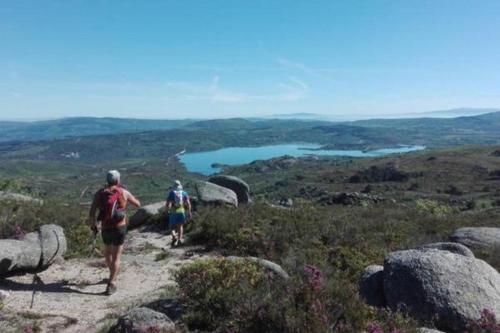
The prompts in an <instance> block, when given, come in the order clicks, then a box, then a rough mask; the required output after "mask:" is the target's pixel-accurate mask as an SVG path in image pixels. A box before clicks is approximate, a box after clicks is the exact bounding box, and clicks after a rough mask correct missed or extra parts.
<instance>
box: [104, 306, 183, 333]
mask: <svg viewBox="0 0 500 333" xmlns="http://www.w3.org/2000/svg"><path fill="white" fill-rule="evenodd" d="M142 332H162V333H168V332H172V333H174V332H175V324H174V322H173V321H172V320H171V319H170V318H168V317H167V316H166V315H165V314H163V313H160V312H156V311H154V310H152V309H149V308H146V307H140V308H135V309H132V310H130V311H129V312H128V313H127V314H126V315H125V316H123V317H121V318H120V319H118V322H117V323H116V324H115V325H114V326H113V327H111V329H110V330H109V333H142Z"/></svg>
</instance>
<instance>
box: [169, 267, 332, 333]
mask: <svg viewBox="0 0 500 333" xmlns="http://www.w3.org/2000/svg"><path fill="white" fill-rule="evenodd" d="M175 278H176V281H177V282H178V285H179V289H180V297H181V301H182V302H183V304H184V307H185V315H184V318H183V319H184V320H185V321H186V322H187V324H188V326H189V328H190V329H203V330H217V331H220V332H318V333H319V332H321V333H323V332H328V331H329V330H330V329H329V325H330V323H331V318H330V316H329V313H330V311H329V310H330V304H329V302H328V295H327V293H326V289H325V288H324V280H323V276H322V273H321V271H320V270H319V269H317V268H316V267H314V266H306V267H305V268H304V269H303V274H301V275H300V276H297V277H296V278H294V279H291V280H288V281H283V280H275V278H274V277H272V276H271V275H269V274H267V273H266V272H265V271H264V270H263V269H262V268H261V267H260V266H258V265H257V264H255V263H253V262H251V261H248V260H244V259H241V260H226V259H210V260H202V261H197V262H195V263H193V264H190V265H188V266H184V267H183V268H181V269H180V270H179V271H178V272H177V273H176V275H175Z"/></svg>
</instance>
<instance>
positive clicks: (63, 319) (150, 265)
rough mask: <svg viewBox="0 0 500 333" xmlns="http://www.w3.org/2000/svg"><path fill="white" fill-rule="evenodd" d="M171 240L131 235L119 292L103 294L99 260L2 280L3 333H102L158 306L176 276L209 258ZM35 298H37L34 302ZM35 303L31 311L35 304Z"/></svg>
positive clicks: (72, 262)
mask: <svg viewBox="0 0 500 333" xmlns="http://www.w3.org/2000/svg"><path fill="white" fill-rule="evenodd" d="M170 240H171V238H170V236H165V235H162V234H161V233H157V232H145V231H143V232H139V231H132V232H130V233H129V235H128V241H127V244H126V252H125V254H124V256H123V258H122V262H123V263H122V271H121V273H120V275H119V278H118V283H117V285H118V291H117V293H116V294H114V295H112V296H105V295H104V294H103V292H104V290H105V288H106V278H107V277H108V271H107V269H106V268H105V264H104V260H103V259H101V258H89V259H74V260H67V261H64V262H61V263H57V264H54V265H52V266H51V267H50V268H49V269H47V270H46V271H44V272H42V273H40V274H39V277H40V281H38V283H33V281H34V280H33V275H25V276H18V277H12V278H9V279H6V280H4V281H0V290H4V291H7V292H8V293H9V296H8V297H7V298H6V299H5V301H4V309H3V310H2V313H1V314H0V332H9V331H13V332H18V331H19V329H21V330H24V331H26V332H30V329H35V331H36V328H40V329H41V331H42V332H67V333H70V332H99V331H102V330H105V328H106V327H108V326H109V325H110V323H112V322H114V320H115V318H116V317H117V316H119V315H121V314H123V313H124V312H125V311H126V310H127V309H129V308H131V307H133V306H137V305H140V304H144V303H148V302H152V301H155V300H157V299H159V298H161V297H162V295H165V293H166V290H167V289H168V288H167V287H168V286H172V285H174V284H175V283H174V281H173V279H172V272H173V271H175V269H178V268H179V267H180V266H181V265H183V264H185V263H188V262H191V261H192V260H194V259H197V258H200V257H203V256H207V255H202V254H200V253H199V251H197V250H199V249H196V248H193V247H181V248H174V249H172V248H170ZM33 295H34V297H33ZM32 301H33V307H31V303H32Z"/></svg>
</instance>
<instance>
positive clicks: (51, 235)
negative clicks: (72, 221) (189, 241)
mask: <svg viewBox="0 0 500 333" xmlns="http://www.w3.org/2000/svg"><path fill="white" fill-rule="evenodd" d="M38 233H39V238H40V247H41V249H42V256H41V258H40V266H41V268H43V269H45V268H47V267H49V266H50V265H51V264H52V263H53V262H54V261H55V260H57V259H59V258H62V256H63V255H64V254H65V253H66V249H67V245H66V236H65V235H64V230H63V228H61V227H60V226H58V225H55V224H46V225H42V226H41V227H40V230H39V232H38Z"/></svg>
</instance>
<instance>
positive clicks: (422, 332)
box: [417, 327, 445, 333]
mask: <svg viewBox="0 0 500 333" xmlns="http://www.w3.org/2000/svg"><path fill="white" fill-rule="evenodd" d="M417 331H418V333H445V332H443V331H438V330H435V329H433V328H427V327H420V328H417Z"/></svg>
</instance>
